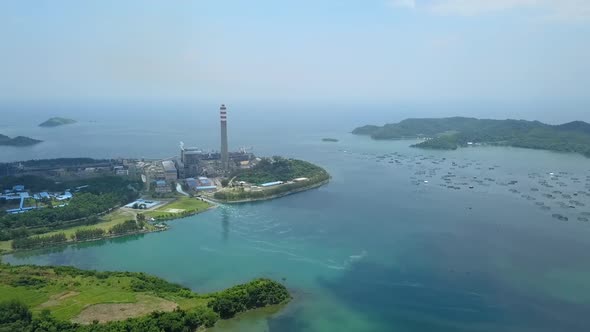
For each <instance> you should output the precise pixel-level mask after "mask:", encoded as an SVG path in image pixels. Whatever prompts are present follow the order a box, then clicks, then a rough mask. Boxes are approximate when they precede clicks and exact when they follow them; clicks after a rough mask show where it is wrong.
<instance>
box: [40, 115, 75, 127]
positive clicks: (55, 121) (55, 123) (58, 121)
mask: <svg viewBox="0 0 590 332" xmlns="http://www.w3.org/2000/svg"><path fill="white" fill-rule="evenodd" d="M73 123H76V120H72V119H68V118H60V117H54V118H51V119H49V120H47V121H45V122H43V123H41V124H40V125H39V127H59V126H64V125H69V124H73Z"/></svg>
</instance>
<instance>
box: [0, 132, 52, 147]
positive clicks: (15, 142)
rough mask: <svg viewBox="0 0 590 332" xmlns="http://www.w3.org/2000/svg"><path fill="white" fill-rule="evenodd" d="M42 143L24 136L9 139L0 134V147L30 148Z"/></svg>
mask: <svg viewBox="0 0 590 332" xmlns="http://www.w3.org/2000/svg"><path fill="white" fill-rule="evenodd" d="M41 142H43V141H40V140H37V139H33V138H30V137H25V136H17V137H15V138H10V137H8V136H6V135H2V134H0V145H7V146H31V145H35V144H38V143H41Z"/></svg>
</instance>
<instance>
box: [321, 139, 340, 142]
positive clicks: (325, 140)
mask: <svg viewBox="0 0 590 332" xmlns="http://www.w3.org/2000/svg"><path fill="white" fill-rule="evenodd" d="M322 142H332V143H336V142H338V139H336V138H322Z"/></svg>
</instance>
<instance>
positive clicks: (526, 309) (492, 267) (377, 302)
mask: <svg viewBox="0 0 590 332" xmlns="http://www.w3.org/2000/svg"><path fill="white" fill-rule="evenodd" d="M217 107H218V105H216V104H208V105H204V104H188V103H186V104H175V103H169V104H167V103H152V104H136V103H118V104H116V103H110V104H107V103H97V104H83V103H79V104H74V103H69V104H49V105H36V106H33V105H29V106H25V105H22V104H21V105H8V104H4V105H2V106H0V113H1V114H10V117H3V121H2V123H0V133H2V134H6V135H9V136H16V135H24V136H30V137H33V138H38V139H42V140H44V142H43V143H42V144H39V145H36V146H33V147H27V148H13V147H0V161H15V160H27V159H33V158H37V159H39V158H57V157H95V158H105V157H108V158H113V157H146V158H165V157H172V156H176V155H177V154H178V144H179V142H180V141H183V142H185V143H186V144H187V145H189V146H199V147H202V148H204V149H218V146H219V124H218V119H217V116H218V113H217ZM554 107H555V105H544V106H542V107H536V106H535V107H532V106H526V105H512V106H507V105H484V104H483V103H482V105H478V104H469V105H463V106H460V107H459V106H452V105H446V106H445V105H420V106H416V105H386V106H383V105H381V106H377V105H364V106H362V105H354V106H350V105H348V106H342V105H340V106H338V105H331V106H327V105H312V104H308V105H297V104H289V103H276V104H270V103H266V104H263V105H262V104H261V105H256V104H253V103H250V104H237V103H236V104H232V103H229V110H228V111H229V125H228V127H229V139H230V147H232V149H236V148H238V147H241V146H247V147H250V146H252V147H254V152H255V153H256V154H257V155H263V156H264V155H266V156H268V155H283V156H288V157H296V158H300V159H304V160H308V161H311V162H313V163H317V164H319V165H321V166H323V167H324V168H326V169H327V170H328V171H329V172H330V173H331V175H332V177H333V179H332V181H331V182H330V184H328V185H326V186H324V187H321V188H319V189H316V190H311V191H308V192H304V193H299V194H295V195H292V196H288V197H285V198H282V199H278V200H273V201H269V202H261V203H253V204H244V205H232V206H220V207H219V208H217V209H214V210H211V211H209V212H207V213H203V214H201V215H197V216H193V217H189V218H185V219H182V220H177V221H173V222H170V226H171V229H170V230H169V231H167V232H162V233H154V234H148V235H144V236H136V237H128V238H123V239H116V240H111V241H102V242H93V243H87V244H80V245H73V246H68V247H60V248H53V249H48V250H40V251H32V252H23V253H19V254H15V255H9V256H5V257H4V258H3V260H4V261H7V262H10V263H14V264H51V265H74V266H77V267H80V268H84V269H98V270H130V271H142V272H146V273H151V274H154V275H157V276H160V277H163V278H166V279H167V280H170V281H174V282H178V283H181V284H183V285H186V286H189V287H191V288H192V289H193V290H195V291H197V292H207V291H212V290H217V289H222V288H225V287H229V286H231V285H234V284H236V283H239V282H244V281H247V280H249V279H252V278H255V277H260V276H264V277H270V278H273V279H276V280H282V279H283V278H285V279H284V282H285V284H286V285H287V286H288V287H289V288H290V289H291V290H292V291H293V292H294V294H295V300H294V301H293V302H292V303H291V304H289V305H288V306H287V307H286V308H283V309H282V310H280V311H279V312H278V313H274V314H271V315H265V314H261V313H251V314H247V315H245V316H242V317H240V318H238V319H236V320H233V321H229V322H224V323H222V324H220V326H219V327H218V328H216V329H215V330H219V331H281V332H283V331H402V332H404V331H584V330H585V329H586V328H587V326H590V317H588V315H587V313H588V312H589V310H590V283H589V282H588V280H590V261H588V259H587V253H588V252H589V250H590V223H588V222H584V221H580V220H578V218H579V217H580V216H583V215H584V213H588V212H590V196H585V194H581V192H585V193H588V192H590V182H589V181H590V161H589V159H587V158H584V157H582V156H579V155H574V154H559V153H552V152H547V151H534V150H524V149H515V148H498V147H480V148H469V149H459V150H457V151H450V152H447V151H424V150H418V149H412V148H409V147H408V146H409V145H410V144H411V143H412V142H409V141H372V140H370V139H369V138H367V137H359V136H353V135H351V134H349V132H350V131H351V130H352V129H353V128H354V127H356V126H361V125H364V124H369V123H373V124H383V123H386V122H396V121H399V120H401V119H403V118H406V117H416V116H420V117H424V116H442V115H446V116H450V115H466V114H467V115H471V116H477V117H486V114H488V111H489V110H492V109H494V110H495V112H494V114H495V116H496V117H500V118H506V117H511V118H527V119H535V120H542V121H546V122H550V123H560V122H567V121H570V120H586V121H587V120H589V119H588V118H584V117H587V116H588V115H587V114H584V113H582V112H581V111H579V110H578V109H577V108H576V107H575V106H571V107H570V108H569V112H570V113H568V114H569V115H570V116H569V117H568V118H567V119H564V114H565V111H564V112H555V111H554V110H555V108H554ZM566 108H567V107H566ZM551 110H553V112H551ZM562 110H563V108H562ZM50 116H64V117H71V118H74V119H76V120H78V121H79V123H77V124H74V125H69V126H63V127H59V128H51V129H48V128H39V127H37V125H38V124H39V123H41V122H42V121H45V120H46V119H47V118H49V117H50ZM557 116H559V117H557ZM324 137H333V138H337V139H339V140H340V142H338V143H325V142H322V141H321V139H322V138H324ZM394 152H395V153H397V154H396V155H389V154H391V153H394ZM383 154H388V157H386V158H385V159H384V160H383V161H381V162H378V161H377V156H379V155H383ZM393 160H397V162H393ZM388 161H392V162H391V163H389V162H388ZM560 172H562V173H560ZM449 173H450V174H449ZM549 173H554V174H559V178H557V179H556V177H554V176H550V175H548V174H549ZM445 175H456V176H457V178H456V180H453V182H459V183H461V182H465V183H467V182H469V184H472V186H473V187H474V188H473V189H469V188H468V186H467V185H463V184H459V186H460V187H461V189H459V190H457V189H450V188H448V187H447V186H443V185H444V184H445V180H444V178H443V177H444V176H445ZM476 177H477V179H478V181H479V180H481V179H484V178H490V179H492V180H493V181H487V180H486V181H485V182H481V183H479V182H476V183H474V182H473V179H474V178H476ZM425 181H428V182H425ZM510 181H517V184H515V185H509V183H510ZM543 181H547V183H549V184H551V185H553V186H554V187H555V188H553V189H551V191H555V190H556V189H559V190H560V192H563V194H565V193H571V195H573V194H574V193H576V195H577V196H576V198H575V199H576V200H577V201H578V202H579V203H581V204H582V205H579V206H575V207H574V208H570V207H569V206H568V207H565V208H564V207H562V206H560V205H559V204H557V202H556V201H555V202H554V201H551V200H550V199H549V198H547V197H545V196H542V195H541V194H542V193H545V194H546V193H547V192H548V189H544V188H543V187H542V186H540V185H539V183H543ZM533 188H534V189H538V188H541V189H540V191H533V190H532V189H533ZM510 189H514V190H517V191H518V193H515V192H513V191H510ZM544 191H545V192H544ZM553 195H554V196H559V200H560V201H561V200H562V199H561V196H560V195H561V194H556V193H554V194H553ZM537 203H543V204H542V205H541V204H537ZM543 206H546V207H550V209H551V210H550V211H549V210H546V209H543V208H542V207H543ZM553 213H560V214H563V215H566V216H568V217H569V220H568V221H559V220H557V219H556V218H554V217H553V216H552V214H553Z"/></svg>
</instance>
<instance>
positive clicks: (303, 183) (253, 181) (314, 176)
mask: <svg viewBox="0 0 590 332" xmlns="http://www.w3.org/2000/svg"><path fill="white" fill-rule="evenodd" d="M329 180H330V174H328V172H327V171H326V170H325V169H323V168H321V167H319V166H316V165H314V164H312V163H309V162H306V161H303V160H297V159H287V158H283V157H272V158H262V159H261V160H260V161H259V162H258V163H257V164H256V166H254V167H252V168H248V169H241V170H238V171H236V172H235V173H234V174H232V176H231V180H228V182H227V183H224V185H225V188H223V189H222V190H219V191H217V192H215V193H214V194H213V196H212V197H211V199H213V200H216V201H219V202H223V203H242V202H251V201H259V200H268V199H273V198H278V197H283V196H286V195H289V194H293V193H296V192H300V191H305V190H309V189H313V188H317V187H319V186H322V185H324V184H326V183H328V181H329Z"/></svg>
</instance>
